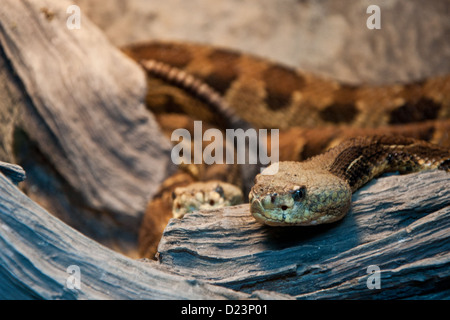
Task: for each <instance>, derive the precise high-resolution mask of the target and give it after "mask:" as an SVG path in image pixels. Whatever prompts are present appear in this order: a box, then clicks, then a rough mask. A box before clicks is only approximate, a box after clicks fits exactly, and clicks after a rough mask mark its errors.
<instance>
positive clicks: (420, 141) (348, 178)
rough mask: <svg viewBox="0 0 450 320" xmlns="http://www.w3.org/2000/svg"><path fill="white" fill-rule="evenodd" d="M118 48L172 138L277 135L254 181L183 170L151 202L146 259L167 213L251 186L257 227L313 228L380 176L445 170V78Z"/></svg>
mask: <svg viewBox="0 0 450 320" xmlns="http://www.w3.org/2000/svg"><path fill="white" fill-rule="evenodd" d="M123 51H124V52H125V53H126V54H127V55H129V56H130V57H131V58H133V59H135V60H136V61H138V62H140V63H142V65H143V66H144V67H145V69H146V70H147V75H148V87H149V90H148V94H147V98H146V100H147V101H146V102H147V106H148V108H149V110H150V111H151V112H152V113H153V114H154V115H155V116H156V118H157V120H158V122H159V124H160V126H161V129H162V130H163V132H164V133H165V134H166V135H167V136H168V137H170V134H171V133H172V131H173V130H175V129H177V128H187V129H188V131H190V132H193V121H194V120H202V121H203V124H204V125H203V130H206V129H207V128H220V129H221V130H225V129H226V128H236V127H244V128H248V127H253V128H257V129H258V128H278V129H280V135H279V141H280V143H279V158H280V163H279V164H278V166H279V167H278V169H279V171H278V173H276V174H275V175H263V174H260V175H257V176H256V178H255V179H254V181H253V178H254V176H255V174H253V176H252V177H251V179H250V178H249V176H248V174H247V176H246V175H245V173H246V172H248V171H249V170H247V169H242V168H241V167H240V166H239V165H218V164H213V165H204V164H201V165H185V166H180V168H179V170H178V171H177V172H176V173H175V174H174V175H172V176H171V177H169V178H168V179H166V180H165V181H164V182H163V183H162V185H161V187H160V190H159V192H158V194H157V195H156V196H154V198H153V199H152V200H151V201H150V202H149V204H148V207H147V210H146V213H145V216H144V219H143V223H142V226H141V230H140V234H139V251H140V254H141V255H142V256H146V257H152V256H153V255H154V254H155V252H156V248H157V244H158V242H159V239H160V237H161V235H162V232H163V230H164V227H165V226H166V224H167V223H168V221H169V219H170V218H172V217H182V216H183V215H184V214H185V213H186V212H189V211H192V210H197V209H208V208H214V207H220V206H223V205H233V204H237V203H240V202H242V201H244V200H245V194H243V193H242V191H241V190H242V188H244V190H245V186H248V185H253V184H254V186H253V187H252V188H251V192H250V195H249V200H250V211H251V212H252V214H253V216H254V217H255V218H256V219H257V220H258V221H261V222H263V223H266V224H268V225H279V226H285V225H293V224H295V225H310V224H319V223H327V222H333V221H336V220H339V219H341V218H342V217H343V216H344V215H345V214H346V212H347V211H348V208H349V206H350V199H351V194H352V192H354V191H355V190H356V189H358V188H359V187H361V186H362V185H363V184H365V183H367V182H368V181H369V180H370V179H372V178H374V177H376V176H378V175H380V174H382V173H383V172H388V171H400V172H405V173H406V172H413V171H419V170H426V169H433V168H437V169H442V170H446V171H448V170H449V163H450V154H449V152H448V150H449V148H450V134H449V132H450V130H449V129H450V120H449V118H450V76H448V75H447V76H440V77H434V78H429V79H425V80H421V81H416V82H413V83H408V84H392V85H385V86H366V85H361V86H355V85H349V84H343V83H339V82H338V81H335V80H330V79H324V78H321V77H318V76H315V75H312V74H308V73H304V72H301V71H298V70H294V69H292V68H289V67H286V66H284V65H281V64H278V63H274V62H271V61H268V60H266V59H262V58H259V57H255V56H251V55H246V54H242V53H239V52H236V51H232V50H228V49H221V48H217V47H212V46H207V45H199V44H189V43H173V42H150V43H142V44H136V45H132V46H128V47H126V48H123ZM150 61H155V63H153V62H152V63H150ZM264 142H265V143H267V144H268V145H270V143H271V140H270V139H268V141H264ZM207 145H208V143H207V142H204V143H203V148H205V147H206V146H207ZM327 150H328V151H327ZM306 159H308V160H306ZM303 160H306V161H304V162H300V161H303Z"/></svg>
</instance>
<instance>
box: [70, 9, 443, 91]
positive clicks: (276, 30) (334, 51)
mask: <svg viewBox="0 0 450 320" xmlns="http://www.w3.org/2000/svg"><path fill="white" fill-rule="evenodd" d="M75 3H77V4H78V5H79V6H80V7H81V10H82V13H83V14H86V15H87V16H88V17H89V18H90V19H91V20H92V21H94V22H95V23H96V24H97V25H98V26H99V27H100V28H101V29H103V31H104V32H105V34H106V35H107V37H109V39H110V40H111V41H112V42H113V43H114V44H115V45H118V46H121V45H125V44H129V43H132V42H136V41H147V40H153V39H158V40H181V41H195V42H201V43H209V44H213V45H218V46H225V47H231V48H235V49H239V50H242V51H244V52H249V53H253V54H257V55H261V56H264V57H268V58H270V59H273V60H276V61H279V62H283V63H285V64H287V65H290V66H295V67H299V68H302V69H304V70H310V71H314V72H316V73H319V74H323V75H327V76H331V77H334V78H337V79H340V80H343V81H348V82H357V83H360V82H368V83H393V82H397V81H409V80H413V79H420V78H423V77H427V76H430V75H435V74H444V73H448V72H450V40H449V37H448V34H449V33H450V19H448V12H449V10H450V2H449V1H447V0H431V1H420V0H412V1H400V0H383V1H381V0H372V1H367V0H357V1H355V0H344V1H329V0H328V1H327V0H321V1H310V0H279V1H271V0H257V1H256V0H227V1H208V0H190V1H183V0H165V1H145V0H129V1H121V0H95V1H93V0H77V1H75ZM369 5H378V6H379V7H380V9H381V29H380V30H369V29H368V28H367V27H366V21H367V19H368V17H369V16H370V14H367V13H366V10H367V7H368V6H369Z"/></svg>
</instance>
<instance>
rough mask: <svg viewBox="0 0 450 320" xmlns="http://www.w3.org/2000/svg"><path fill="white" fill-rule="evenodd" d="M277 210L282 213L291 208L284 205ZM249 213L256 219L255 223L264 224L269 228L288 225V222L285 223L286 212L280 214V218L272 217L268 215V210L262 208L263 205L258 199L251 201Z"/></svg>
mask: <svg viewBox="0 0 450 320" xmlns="http://www.w3.org/2000/svg"><path fill="white" fill-rule="evenodd" d="M279 209H281V210H282V211H287V210H288V209H291V208H290V207H288V206H286V205H283V206H281V207H280V208H279ZM250 212H251V214H252V215H253V217H254V218H255V219H256V221H258V222H260V223H264V224H267V225H270V226H287V225H289V224H288V222H286V217H287V212H284V213H282V214H281V216H280V218H278V217H274V216H273V215H270V210H267V209H266V208H264V206H263V204H262V203H261V200H259V199H253V200H251V205H250Z"/></svg>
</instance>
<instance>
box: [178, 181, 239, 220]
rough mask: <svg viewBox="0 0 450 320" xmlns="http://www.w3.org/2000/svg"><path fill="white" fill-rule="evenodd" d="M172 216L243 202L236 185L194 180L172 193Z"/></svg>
mask: <svg viewBox="0 0 450 320" xmlns="http://www.w3.org/2000/svg"><path fill="white" fill-rule="evenodd" d="M172 200H173V207H172V214H173V217H174V218H178V219H180V218H183V217H184V215H185V214H186V213H189V212H193V211H197V210H208V209H217V208H222V207H226V206H232V205H237V204H240V203H242V202H243V194H242V191H241V189H239V188H238V187H236V186H234V185H232V184H229V183H225V182H221V181H209V182H195V183H192V184H190V185H188V186H187V187H180V188H176V189H175V190H174V192H173V193H172Z"/></svg>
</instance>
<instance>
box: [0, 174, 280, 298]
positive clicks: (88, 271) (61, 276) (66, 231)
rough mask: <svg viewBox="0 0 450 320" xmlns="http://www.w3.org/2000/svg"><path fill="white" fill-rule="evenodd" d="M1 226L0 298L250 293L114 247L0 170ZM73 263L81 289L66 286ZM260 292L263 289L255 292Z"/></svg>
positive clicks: (236, 295)
mask: <svg viewBox="0 0 450 320" xmlns="http://www.w3.org/2000/svg"><path fill="white" fill-rule="evenodd" d="M0 226H1V230H0V248H1V250H0V284H1V285H0V299H246V298H250V297H251V296H250V295H248V294H245V293H239V292H235V291H233V290H230V289H226V288H223V287H219V286H214V285H210V284H207V283H205V282H204V281H197V280H194V279H192V278H187V277H180V276H176V275H173V274H170V273H169V272H165V271H161V270H159V269H158V268H156V267H155V265H156V263H145V262H142V261H138V260H133V259H130V258H127V257H125V256H123V255H121V254H119V253H117V252H114V251H112V250H110V249H108V248H106V247H104V246H102V245H100V244H98V243H97V242H95V241H93V240H91V239H89V238H87V237H85V236H84V235H82V234H81V233H79V232H78V231H76V230H74V229H73V228H71V227H69V226H68V225H67V224H65V223H63V222H62V221H61V220H59V219H57V218H55V217H54V216H52V215H51V214H50V213H48V212H47V211H45V210H44V209H43V208H41V207H39V206H38V205H37V204H36V203H34V202H33V201H31V200H30V199H29V198H28V197H27V196H25V195H24V194H23V193H22V192H21V191H20V190H19V189H18V188H17V187H16V186H14V185H13V183H12V182H11V181H9V180H8V179H7V178H5V176H4V175H3V174H1V173H0ZM73 265H75V266H78V267H79V271H80V273H79V275H80V288H79V289H77V288H76V287H74V288H73V289H71V288H68V286H67V281H68V280H69V281H71V278H69V277H70V276H71V275H72V274H71V273H68V271H67V268H68V267H69V266H73ZM72 283H73V282H72ZM261 296H262V297H267V294H266V295H264V293H262V294H260V295H259V296H258V295H257V294H256V295H255V296H254V297H255V298H257V297H261ZM268 296H269V297H270V296H271V295H268ZM273 296H275V297H277V295H276V294H274V295H273Z"/></svg>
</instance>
